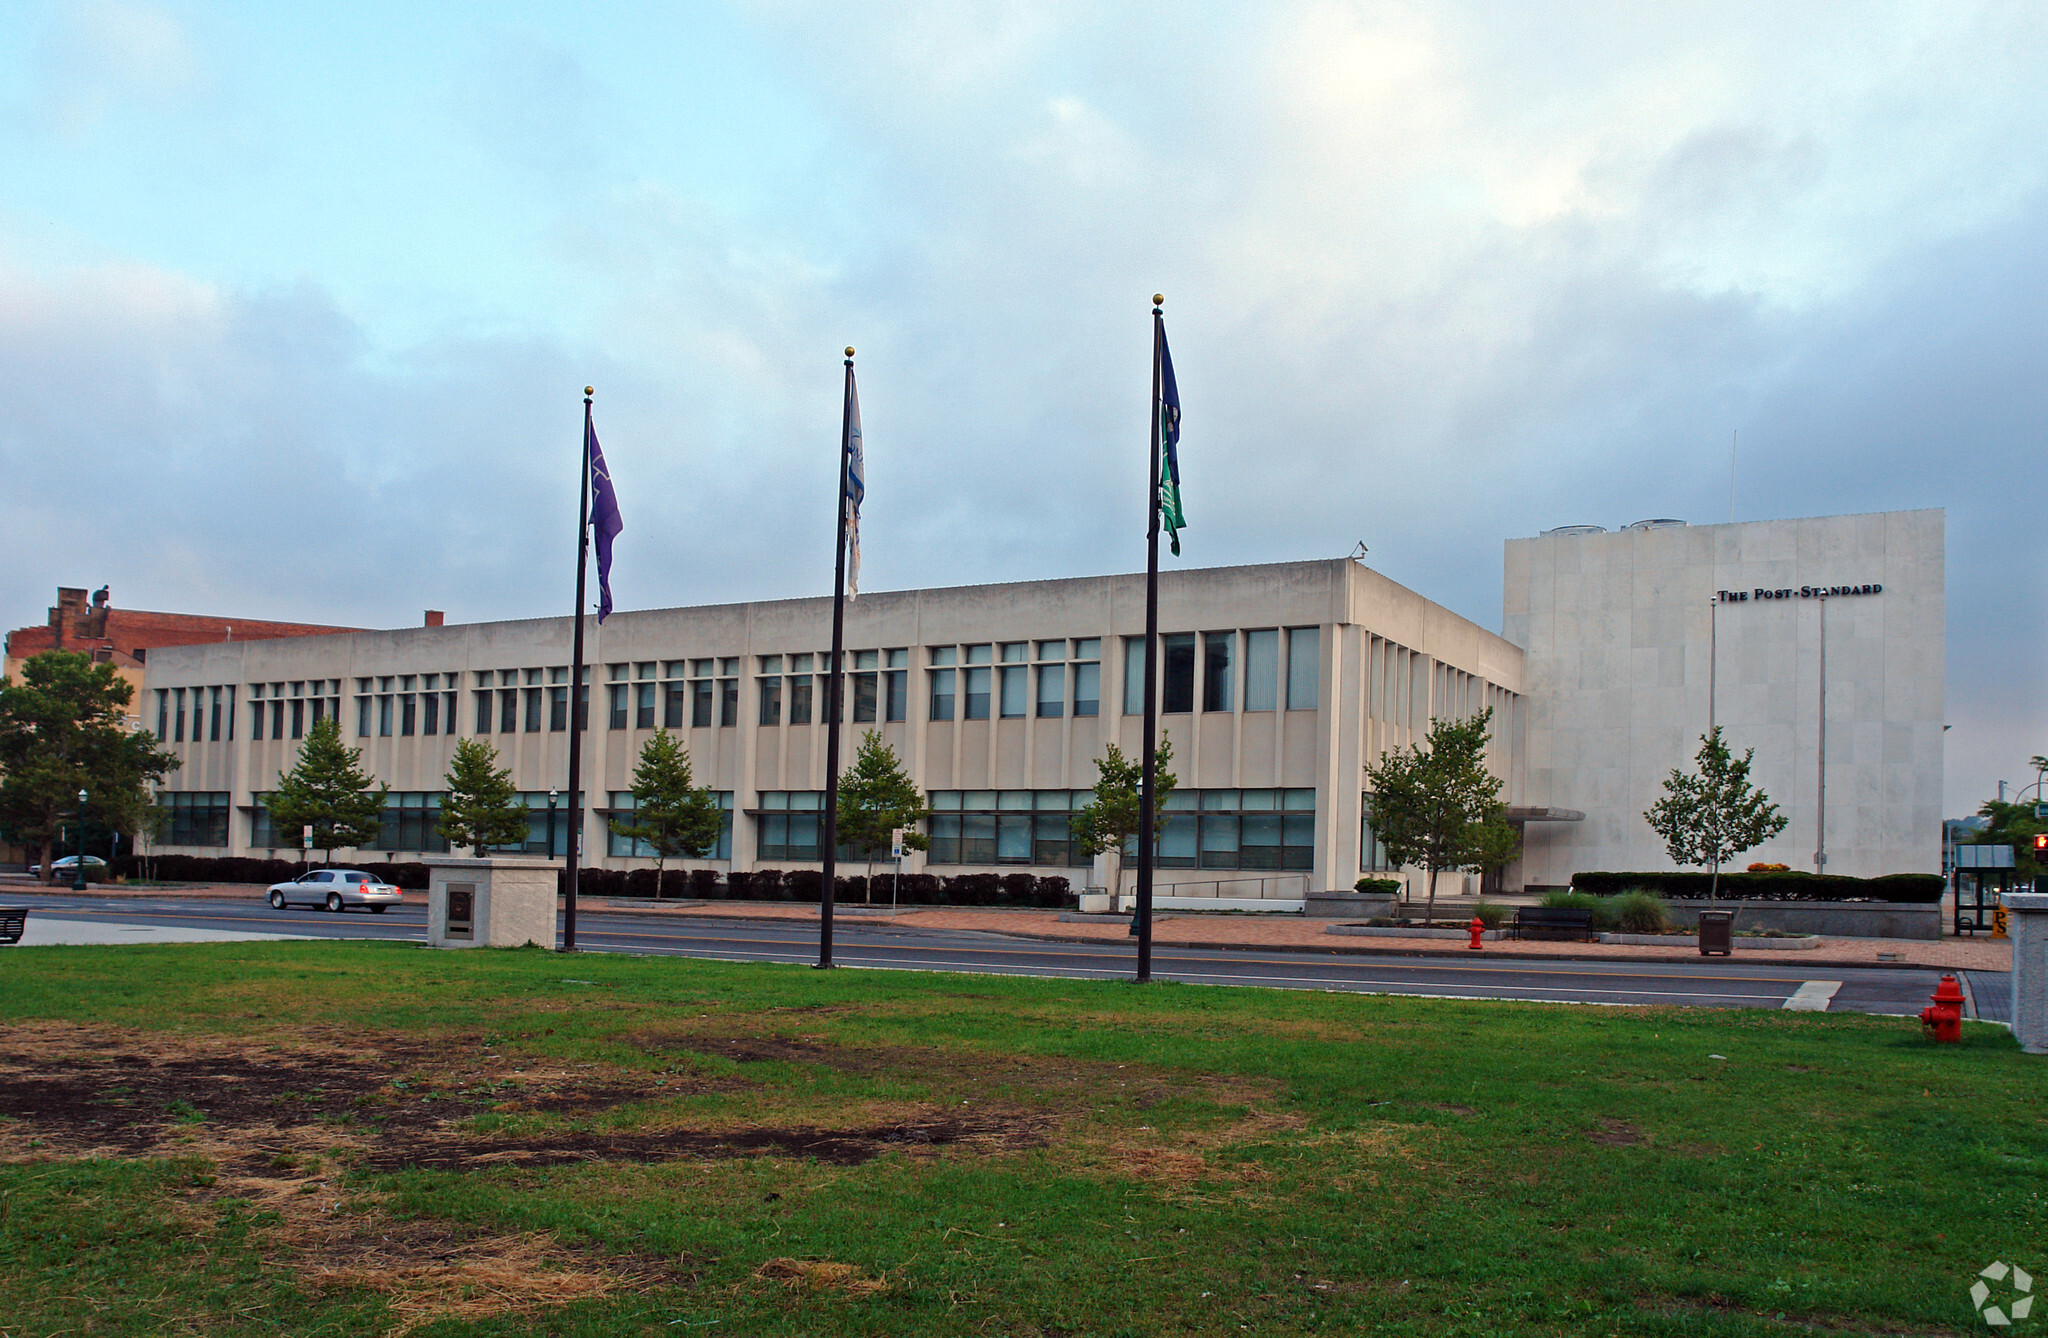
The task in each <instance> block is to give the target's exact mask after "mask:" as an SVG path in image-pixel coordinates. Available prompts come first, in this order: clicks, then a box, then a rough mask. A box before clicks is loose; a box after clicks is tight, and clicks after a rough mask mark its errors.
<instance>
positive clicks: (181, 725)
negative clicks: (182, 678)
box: [171, 688, 185, 743]
mask: <svg viewBox="0 0 2048 1338" xmlns="http://www.w3.org/2000/svg"><path fill="white" fill-rule="evenodd" d="M171 697H172V702H173V705H174V706H176V708H177V714H176V716H175V717H174V722H173V723H172V725H171V742H172V743H183V742H184V741H185V689H183V688H172V689H171Z"/></svg>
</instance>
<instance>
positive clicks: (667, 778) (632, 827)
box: [611, 730, 725, 889]
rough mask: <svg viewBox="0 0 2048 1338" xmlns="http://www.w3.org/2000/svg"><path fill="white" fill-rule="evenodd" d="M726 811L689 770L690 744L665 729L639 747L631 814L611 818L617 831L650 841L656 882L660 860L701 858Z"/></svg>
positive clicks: (711, 846) (713, 846)
mask: <svg viewBox="0 0 2048 1338" xmlns="http://www.w3.org/2000/svg"><path fill="white" fill-rule="evenodd" d="M724 828H725V814H724V812H723V811H722V810H720V808H719V807H718V796H717V795H715V794H713V793H711V791H709V790H704V789H699V788H698V787H697V785H696V783H695V781H694V779H693V778H692V777H691V775H690V750H689V749H687V748H685V747H683V746H682V745H681V744H679V743H677V742H676V741H675V738H674V736H672V735H671V734H670V733H669V732H668V731H667V730H663V731H661V732H660V733H659V734H656V735H654V736H653V737H652V738H650V739H648V740H647V742H646V743H644V744H642V745H641V747H640V762H639V764H638V765H637V766H636V767H634V769H633V817H632V820H631V821H626V820H624V819H620V818H613V819H612V820H611V829H612V831H613V832H615V833H617V834H618V835H620V836H624V837H629V838H631V839H633V840H635V841H645V842H646V843H647V844H648V845H650V846H652V847H654V870H655V887H656V888H657V889H659V887H660V886H661V870H662V866H663V865H664V864H666V863H667V862H668V860H670V859H671V858H673V857H675V856H677V855H687V856H690V857H692V858H696V859H701V858H703V857H704V856H706V855H708V854H710V853H711V852H712V851H713V850H715V849H717V847H718V836H719V833H720V832H721V831H723V830H724Z"/></svg>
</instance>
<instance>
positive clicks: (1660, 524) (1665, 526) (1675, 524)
mask: <svg viewBox="0 0 2048 1338" xmlns="http://www.w3.org/2000/svg"><path fill="white" fill-rule="evenodd" d="M1622 528H1623V529H1625V530H1678V529H1684V528H1685V522H1684V521H1682V520H1639V521H1637V522H1636V523H1635V524H1633V525H1624V526H1622Z"/></svg>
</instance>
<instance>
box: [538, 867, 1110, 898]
mask: <svg viewBox="0 0 2048 1338" xmlns="http://www.w3.org/2000/svg"><path fill="white" fill-rule="evenodd" d="M822 879H823V875H822V874H820V873H819V872H818V870H816V869H793V870H790V871H789V872H787V873H785V872H783V871H782V870H780V869H756V870H754V871H753V872H752V873H733V874H723V875H722V874H720V873H719V872H718V871H717V870H715V869H687V870H686V869H669V870H666V871H665V872H663V874H662V875H661V880H660V883H659V884H658V885H657V884H656V881H655V873H654V870H652V869H581V870H578V872H577V878H576V889H577V893H578V895H579V896H585V897H673V898H685V897H687V898H690V899H693V900H698V901H718V900H736V901H800V902H810V903H813V904H815V903H816V902H817V901H818V899H819V887H820V884H821V882H822ZM892 881H893V882H895V883H896V886H895V889H894V895H895V899H896V901H897V902H898V903H899V904H901V905H905V906H1037V907H1059V906H1065V905H1066V904H1067V903H1068V902H1069V901H1071V900H1072V898H1073V885H1072V884H1070V883H1069V882H1068V881H1067V880H1066V879H1065V878H1063V877H1061V876H1060V875H1058V874H1052V875H1049V876H1047V877H1043V878H1041V877H1039V876H1038V875H1036V874H1030V873H1002V874H997V873H963V874H956V875H954V876H952V877H950V878H941V877H939V876H938V875H936V874H929V873H907V874H904V875H903V877H902V878H901V879H900V880H892V879H891V878H890V876H889V875H887V874H879V875H877V876H876V877H875V880H874V890H873V893H874V900H875V902H876V903H877V904H879V905H886V904H888V902H889V899H890V895H891V886H890V885H891V883H892ZM834 882H835V884H836V886H837V892H836V894H835V897H834V899H835V900H837V901H841V902H865V901H866V900H867V899H868V894H869V889H868V880H867V879H866V878H863V877H859V876H855V877H852V878H838V879H835V880H834Z"/></svg>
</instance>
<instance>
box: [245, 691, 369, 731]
mask: <svg viewBox="0 0 2048 1338" xmlns="http://www.w3.org/2000/svg"><path fill="white" fill-rule="evenodd" d="M373 700H374V698H370V697H358V698H356V737H357V738H359V739H367V738H369V737H370V703H371V702H372V701H373ZM249 714H250V728H249V737H250V738H252V739H260V738H262V737H263V703H262V702H250V703H249Z"/></svg>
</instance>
